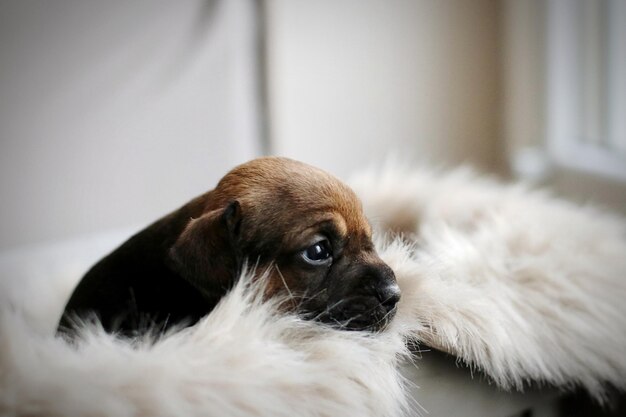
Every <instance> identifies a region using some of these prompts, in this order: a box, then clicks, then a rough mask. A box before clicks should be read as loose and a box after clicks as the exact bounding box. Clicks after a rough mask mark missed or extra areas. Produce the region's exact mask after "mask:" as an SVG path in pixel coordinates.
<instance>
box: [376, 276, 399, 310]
mask: <svg viewBox="0 0 626 417" xmlns="http://www.w3.org/2000/svg"><path fill="white" fill-rule="evenodd" d="M376 296H377V297H378V301H380V304H381V305H382V306H383V307H384V308H385V310H387V312H389V311H391V310H393V309H394V308H396V305H397V304H398V302H399V301H400V287H398V284H396V283H393V284H390V285H387V286H385V287H382V288H379V289H378V290H377V291H376Z"/></svg>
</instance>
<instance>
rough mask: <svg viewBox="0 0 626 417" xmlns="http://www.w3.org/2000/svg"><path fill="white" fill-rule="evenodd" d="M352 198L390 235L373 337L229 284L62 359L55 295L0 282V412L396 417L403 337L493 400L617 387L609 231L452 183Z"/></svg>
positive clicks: (592, 220) (622, 295)
mask: <svg viewBox="0 0 626 417" xmlns="http://www.w3.org/2000/svg"><path fill="white" fill-rule="evenodd" d="M351 185H352V186H353V187H354V188H355V190H356V191H357V193H359V195H360V196H361V198H362V200H363V202H364V205H365V208H366V211H367V212H368V214H369V216H370V218H371V219H372V221H373V222H374V223H375V224H378V225H379V226H380V229H381V230H382V231H385V230H388V229H392V230H401V231H402V232H403V235H402V236H401V237H395V238H393V237H388V238H386V239H383V238H382V237H381V238H380V239H379V242H378V244H379V248H380V251H381V256H382V257H383V259H384V260H386V262H387V263H389V265H390V266H391V267H392V268H393V269H394V270H395V272H396V275H397V277H398V280H399V284H400V286H401V288H402V291H403V295H402V300H401V304H400V308H399V311H398V314H397V317H396V319H394V322H393V324H392V326H391V327H390V328H389V329H388V330H387V331H385V332H384V333H381V334H377V335H368V334H359V333H355V332H342V331H336V330H331V329H326V328H324V327H322V326H320V325H317V324H314V323H309V322H303V321H300V320H298V319H297V318H295V317H292V316H285V315H280V314H278V313H277V312H276V309H275V308H274V306H273V305H271V304H269V303H262V302H261V301H260V300H259V297H257V296H256V294H258V288H256V287H255V286H252V287H251V286H250V285H249V280H247V279H242V280H241V282H240V283H239V284H238V285H237V286H236V287H235V289H234V290H233V291H232V292H231V293H230V294H229V295H228V296H226V297H225V298H224V299H223V302H222V303H221V304H220V305H219V306H218V308H217V309H216V310H214V311H213V312H212V313H211V314H210V315H209V316H208V317H207V318H206V319H204V320H203V321H202V322H201V323H199V324H198V325H197V326H194V327H193V328H189V329H184V330H182V331H180V332H177V333H174V332H173V333H171V334H168V335H166V336H164V337H161V338H159V339H158V340H150V339H149V338H145V339H144V340H139V341H135V342H134V343H129V342H126V341H122V340H116V339H114V338H112V337H111V336H109V335H106V334H104V333H103V332H102V331H100V330H99V329H98V328H97V326H94V325H89V326H87V327H86V328H85V330H84V333H83V340H82V341H81V343H79V344H78V345H77V346H69V345H67V344H65V342H63V341H62V340H59V339H56V338H54V337H53V336H52V335H53V332H54V329H53V327H54V322H55V320H56V319H57V318H58V316H59V315H60V313H61V310H62V308H63V303H64V302H65V297H67V296H68V293H67V292H68V291H69V289H63V290H58V289H57V290H56V291H55V290H51V289H54V288H56V287H54V285H51V283H50V282H47V281H44V280H41V281H40V282H39V284H38V283H35V284H33V282H30V283H28V284H24V285H28V288H27V289H25V290H20V289H19V287H20V285H22V283H20V282H14V281H13V280H11V277H6V276H3V277H0V278H1V279H2V288H4V289H9V288H10V289H11V290H10V291H8V290H7V291H4V292H3V294H2V295H1V296H0V300H1V301H2V307H1V308H0V415H5V414H6V415H19V416H81V415H89V416H144V415H145V416H171V415H185V416H194V415H198V416H199V415H203V416H206V415H211V416H292V415H298V416H396V415H402V414H405V413H407V412H409V411H410V408H411V407H410V400H409V399H408V398H407V396H406V394H405V389H404V388H405V384H406V383H405V381H403V379H402V378H401V376H400V374H399V373H398V371H397V366H396V365H397V363H398V361H399V360H400V359H402V358H403V357H404V356H405V355H406V351H405V347H404V346H405V343H404V341H405V337H411V338H414V339H417V340H418V341H421V342H424V343H425V344H427V345H430V346H434V347H437V348H439V349H442V350H445V351H448V352H450V353H453V354H455V355H457V356H458V357H459V358H460V360H462V361H463V362H465V363H467V364H469V365H471V366H473V367H476V368H479V369H481V370H482V371H484V372H485V373H486V374H487V375H489V376H490V377H491V378H493V380H494V381H495V382H496V383H497V384H498V385H499V386H501V387H503V388H516V389H521V388H523V387H524V384H525V382H527V381H533V382H539V383H549V384H551V385H555V386H558V387H563V388H567V387H571V386H583V387H585V388H586V389H588V390H589V392H590V393H592V394H593V395H595V396H597V397H598V398H601V397H602V396H603V393H604V390H605V388H606V385H607V384H611V385H613V386H616V387H617V388H619V389H626V355H625V352H626V222H625V221H624V220H623V219H621V218H618V217H614V216H611V215H609V214H607V213H604V212H602V211H598V210H595V209H592V208H583V207H577V206H575V205H573V204H570V203H566V202H563V201H560V200H557V199H554V198H551V197H549V196H547V195H546V194H544V193H541V192H537V191H530V190H528V189H526V188H525V187H523V186H521V185H508V186H503V185H499V184H497V183H494V182H491V181H489V180H484V179H479V178H475V177H474V176H473V175H472V174H471V173H469V172H467V171H455V172H452V173H448V174H443V173H438V174H434V173H431V172H426V171H408V170H407V171H400V170H397V169H396V170H394V169H387V170H384V171H382V172H381V171H371V172H369V173H364V174H363V175H360V176H357V177H355V178H354V179H353V181H352V182H351ZM380 235H381V236H382V235H383V233H381V234H380ZM392 236H393V235H392ZM78 278H79V276H76V277H75V280H78ZM20 294H22V296H20ZM23 294H29V295H28V297H24V296H23ZM42 300H43V301H42ZM39 301H41V302H39ZM42 317H43V318H45V317H48V318H49V319H41V318H42ZM42 322H45V323H46V325H42ZM418 401H419V398H418Z"/></svg>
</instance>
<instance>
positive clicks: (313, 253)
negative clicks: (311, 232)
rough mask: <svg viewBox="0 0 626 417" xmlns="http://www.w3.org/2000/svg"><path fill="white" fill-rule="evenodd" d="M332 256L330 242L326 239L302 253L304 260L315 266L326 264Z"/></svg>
mask: <svg viewBox="0 0 626 417" xmlns="http://www.w3.org/2000/svg"><path fill="white" fill-rule="evenodd" d="M331 256H332V254H331V251H330V242H328V240H326V239H324V240H320V241H319V242H317V243H315V244H313V245H311V246H309V247H308V248H306V249H305V250H303V251H302V257H303V258H304V260H305V261H307V262H308V263H310V264H313V265H320V264H324V263H326V262H327V261H328V260H329V259H330V258H331Z"/></svg>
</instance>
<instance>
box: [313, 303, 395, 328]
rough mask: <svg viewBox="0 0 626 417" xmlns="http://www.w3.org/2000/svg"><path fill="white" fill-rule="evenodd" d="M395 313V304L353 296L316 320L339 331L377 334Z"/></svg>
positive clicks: (331, 307)
mask: <svg viewBox="0 0 626 417" xmlns="http://www.w3.org/2000/svg"><path fill="white" fill-rule="evenodd" d="M396 311H397V305H396V303H395V302H394V303H381V302H380V301H379V300H378V298H377V297H374V296H354V297H350V298H346V299H342V300H340V301H338V302H336V303H334V304H333V305H331V306H330V307H329V308H327V309H326V310H325V311H324V312H322V313H321V314H318V315H317V317H316V318H317V319H318V320H319V321H321V322H323V323H327V324H330V325H332V326H333V327H336V328H338V329H341V330H357V331H370V332H379V331H382V330H384V329H385V328H386V327H387V325H388V324H389V323H390V322H391V319H392V318H393V317H394V316H395V314H396Z"/></svg>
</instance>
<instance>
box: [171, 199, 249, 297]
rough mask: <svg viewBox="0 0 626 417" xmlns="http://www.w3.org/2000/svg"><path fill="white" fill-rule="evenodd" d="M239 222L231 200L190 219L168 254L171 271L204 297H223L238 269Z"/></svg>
mask: <svg viewBox="0 0 626 417" xmlns="http://www.w3.org/2000/svg"><path fill="white" fill-rule="evenodd" d="M241 219H242V214H241V205H240V204H239V202H238V201H234V202H231V203H230V204H229V205H228V206H226V207H225V208H222V209H217V210H213V211H210V212H208V213H205V214H204V215H202V216H201V217H198V218H197V219H193V220H191V221H190V222H189V224H188V225H187V227H186V228H185V230H184V231H183V233H181V235H180V236H179V237H178V239H177V240H176V242H175V243H174V245H173V246H172V248H171V249H170V251H169V256H170V266H171V268H172V269H173V270H174V271H176V272H178V273H179V274H180V275H181V276H182V277H183V278H184V279H186V280H187V281H189V282H190V283H191V284H192V285H193V286H195V287H196V288H198V289H199V290H200V291H201V292H202V293H203V294H204V295H205V296H207V297H209V298H213V297H220V296H221V295H223V293H224V292H225V291H226V290H227V289H228V288H230V287H231V285H232V284H233V282H234V279H235V277H236V276H237V274H238V271H239V267H240V265H239V263H240V251H239V240H240V233H241Z"/></svg>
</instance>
